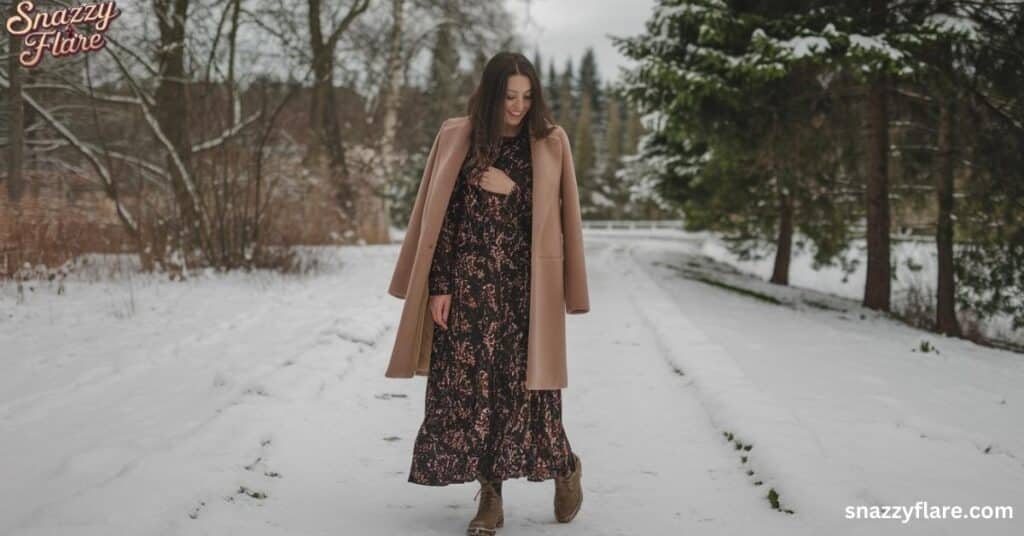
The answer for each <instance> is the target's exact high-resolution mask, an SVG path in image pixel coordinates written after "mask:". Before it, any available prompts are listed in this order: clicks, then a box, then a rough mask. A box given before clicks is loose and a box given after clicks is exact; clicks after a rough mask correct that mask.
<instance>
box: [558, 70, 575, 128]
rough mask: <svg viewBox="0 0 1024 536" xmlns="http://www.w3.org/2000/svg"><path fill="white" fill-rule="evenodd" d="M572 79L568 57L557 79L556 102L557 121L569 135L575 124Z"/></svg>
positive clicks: (573, 78)
mask: <svg viewBox="0 0 1024 536" xmlns="http://www.w3.org/2000/svg"><path fill="white" fill-rule="evenodd" d="M574 80H575V77H574V76H573V69H572V58H569V59H568V60H566V62H565V70H564V71H562V76H561V78H560V79H559V80H558V103H559V108H560V109H559V114H558V116H557V118H558V119H557V121H558V123H559V124H560V125H562V128H564V129H565V130H566V132H567V133H568V134H569V135H570V136H572V134H573V133H574V132H575V131H574V125H575V124H576V96H575V95H574V94H573V86H574V84H573V82H574Z"/></svg>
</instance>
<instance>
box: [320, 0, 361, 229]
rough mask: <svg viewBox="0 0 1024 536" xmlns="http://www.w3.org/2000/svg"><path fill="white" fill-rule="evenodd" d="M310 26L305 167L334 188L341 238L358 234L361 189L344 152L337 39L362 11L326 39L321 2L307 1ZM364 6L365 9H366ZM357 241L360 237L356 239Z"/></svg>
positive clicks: (350, 15)
mask: <svg viewBox="0 0 1024 536" xmlns="http://www.w3.org/2000/svg"><path fill="white" fill-rule="evenodd" d="M307 5H308V12H307V13H308V23H309V38H310V50H311V51H312V55H313V75H314V76H315V77H316V78H315V80H314V81H313V93H312V101H311V102H310V108H309V119H310V128H311V129H312V131H313V139H312V140H311V141H310V144H309V147H308V148H307V153H306V165H309V166H314V167H316V168H318V169H323V168H322V166H321V163H325V164H326V173H327V175H328V179H329V181H330V183H331V185H332V186H333V188H334V203H335V210H336V211H337V215H338V219H339V220H340V224H341V235H342V236H345V235H349V234H350V233H352V234H356V233H357V231H356V226H357V218H356V217H355V212H356V211H355V209H356V197H357V191H358V188H357V187H356V185H354V184H353V183H352V180H351V176H350V175H349V170H348V163H347V162H346V159H345V149H344V146H343V144H342V141H341V127H340V125H339V124H338V110H337V105H336V103H335V95H334V50H335V47H336V44H337V40H338V37H339V36H340V35H341V32H343V31H344V28H345V27H347V25H348V23H349V22H350V21H351V18H352V17H354V16H355V15H358V13H361V11H358V12H356V10H358V9H359V3H357V4H356V5H354V6H353V7H352V8H351V10H350V11H349V16H348V17H346V21H348V22H344V23H343V24H342V26H339V28H337V29H335V30H334V31H333V32H332V33H331V35H330V36H327V37H326V38H325V36H324V32H323V27H322V26H321V24H320V16H321V10H322V2H321V0H308V3H307ZM365 9H366V8H365V5H364V6H363V7H362V10H365ZM324 160H326V162H324ZM357 238H358V237H357Z"/></svg>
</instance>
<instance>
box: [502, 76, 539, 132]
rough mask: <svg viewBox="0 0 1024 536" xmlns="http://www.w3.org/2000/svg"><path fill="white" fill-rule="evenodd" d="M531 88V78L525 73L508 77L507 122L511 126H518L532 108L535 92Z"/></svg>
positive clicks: (506, 97)
mask: <svg viewBox="0 0 1024 536" xmlns="http://www.w3.org/2000/svg"><path fill="white" fill-rule="evenodd" d="M531 91H532V90H531V88H530V79H529V78H527V77H526V76H525V75H521V74H514V75H512V76H510V77H509V78H508V88H507V89H506V90H505V124H506V125H507V126H509V127H512V128H515V127H518V126H519V125H520V124H521V123H522V122H523V117H526V112H527V111H529V110H530V103H531V102H532V99H533V93H532V92H531Z"/></svg>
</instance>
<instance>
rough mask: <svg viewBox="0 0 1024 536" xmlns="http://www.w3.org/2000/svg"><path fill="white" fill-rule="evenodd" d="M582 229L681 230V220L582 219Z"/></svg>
mask: <svg viewBox="0 0 1024 536" xmlns="http://www.w3.org/2000/svg"><path fill="white" fill-rule="evenodd" d="M583 228H584V229H615V230H636V229H676V230H679V231H682V230H683V220H583Z"/></svg>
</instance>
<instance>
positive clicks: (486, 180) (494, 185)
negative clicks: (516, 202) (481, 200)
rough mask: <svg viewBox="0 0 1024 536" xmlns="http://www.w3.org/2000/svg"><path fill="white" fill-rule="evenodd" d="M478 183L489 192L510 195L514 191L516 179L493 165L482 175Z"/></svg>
mask: <svg viewBox="0 0 1024 536" xmlns="http://www.w3.org/2000/svg"><path fill="white" fill-rule="evenodd" d="M478 185H479V186H480V187H481V188H483V189H484V190H487V191H488V192H494V193H498V194H504V195H508V194H510V193H512V188H514V187H515V185H516V181H514V180H512V178H511V177H509V176H508V175H506V174H505V172H504V171H502V170H500V169H498V168H496V167H494V166H491V167H489V168H487V169H486V170H485V171H484V172H483V174H482V175H480V180H479V181H478Z"/></svg>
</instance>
